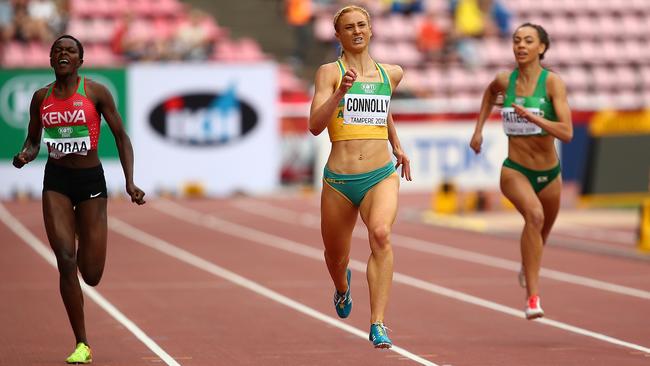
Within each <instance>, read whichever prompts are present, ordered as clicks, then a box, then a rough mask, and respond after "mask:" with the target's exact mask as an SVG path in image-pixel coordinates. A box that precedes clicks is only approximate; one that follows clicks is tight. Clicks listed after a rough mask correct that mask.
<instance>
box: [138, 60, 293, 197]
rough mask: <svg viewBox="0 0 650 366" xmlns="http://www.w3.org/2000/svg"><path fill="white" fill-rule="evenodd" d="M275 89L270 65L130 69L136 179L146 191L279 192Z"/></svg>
mask: <svg viewBox="0 0 650 366" xmlns="http://www.w3.org/2000/svg"><path fill="white" fill-rule="evenodd" d="M277 93H278V86H277V81H276V70H275V66H274V64H272V63H251V64H244V65H242V64H195V65H192V64H137V65H133V66H132V67H130V68H129V95H130V97H131V108H130V114H129V116H130V120H131V121H132V122H133V126H132V130H131V140H132V142H133V146H134V150H135V179H136V182H137V184H139V185H140V186H141V188H142V189H144V190H145V191H154V192H155V191H162V190H164V191H172V192H178V191H179V190H182V189H183V187H184V186H187V185H199V186H202V187H204V188H205V189H206V191H207V193H208V194H213V195H215V194H216V195H224V194H231V193H235V192H250V193H260V192H269V191H272V190H273V189H275V188H277V187H278V186H279V174H278V172H279V170H280V161H281V159H280V149H279V128H278V117H277V112H276V101H277Z"/></svg>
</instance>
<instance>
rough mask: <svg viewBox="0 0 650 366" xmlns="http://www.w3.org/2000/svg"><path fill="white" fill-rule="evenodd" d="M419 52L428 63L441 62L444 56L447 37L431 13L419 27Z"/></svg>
mask: <svg viewBox="0 0 650 366" xmlns="http://www.w3.org/2000/svg"><path fill="white" fill-rule="evenodd" d="M416 42H417V46H418V50H419V51H420V52H422V53H424V55H425V59H426V60H428V61H439V60H440V59H441V56H442V52H443V48H444V42H445V36H444V33H443V32H442V30H441V29H440V27H438V25H437V24H436V22H435V14H433V13H429V14H427V17H426V18H424V19H423V20H422V22H421V23H420V25H419V28H418V33H417V38H416Z"/></svg>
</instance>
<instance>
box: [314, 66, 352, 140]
mask: <svg viewBox="0 0 650 366" xmlns="http://www.w3.org/2000/svg"><path fill="white" fill-rule="evenodd" d="M336 68H337V66H336V64H333V63H332V64H326V65H322V66H321V67H319V68H318V71H316V81H315V83H314V99H312V101H311V109H310V112H309V131H310V132H311V133H312V134H313V135H314V136H318V135H320V133H321V132H323V130H324V129H325V128H326V127H327V123H328V122H329V120H330V118H332V114H333V113H334V110H336V107H337V106H338V105H339V103H340V102H341V98H343V96H345V93H347V92H348V90H349V89H350V87H351V86H352V84H353V83H354V80H356V78H357V73H356V71H355V70H354V69H352V68H350V69H348V70H347V71H346V72H345V75H343V80H342V81H341V85H339V87H338V88H336V77H337V75H339V73H338V70H337V69H336ZM335 88H336V89H335Z"/></svg>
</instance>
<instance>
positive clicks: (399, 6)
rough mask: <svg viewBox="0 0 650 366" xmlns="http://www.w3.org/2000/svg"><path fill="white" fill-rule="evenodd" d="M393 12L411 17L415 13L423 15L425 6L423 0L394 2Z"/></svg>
mask: <svg viewBox="0 0 650 366" xmlns="http://www.w3.org/2000/svg"><path fill="white" fill-rule="evenodd" d="M390 10H391V12H393V13H398V14H404V15H410V14H415V13H422V12H423V10H424V6H423V5H422V0H392V2H391V7H390Z"/></svg>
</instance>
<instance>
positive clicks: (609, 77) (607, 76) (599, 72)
mask: <svg viewBox="0 0 650 366" xmlns="http://www.w3.org/2000/svg"><path fill="white" fill-rule="evenodd" d="M593 81H594V87H595V88H596V90H601V91H607V90H613V89H615V88H616V86H617V85H618V80H617V79H616V75H615V74H614V70H613V69H612V68H610V67H604V66H599V67H595V68H594V69H593Z"/></svg>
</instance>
